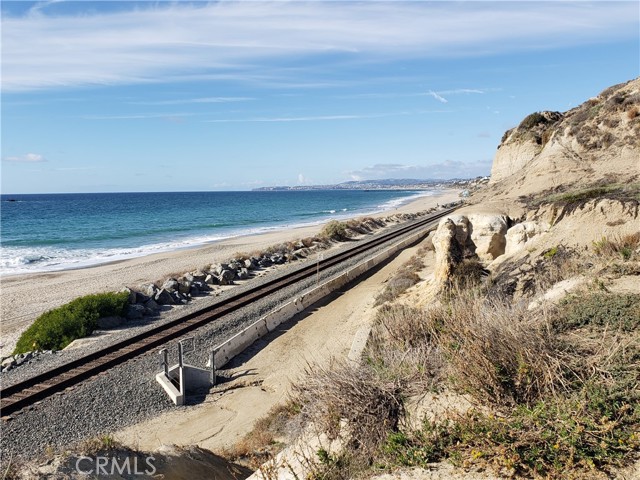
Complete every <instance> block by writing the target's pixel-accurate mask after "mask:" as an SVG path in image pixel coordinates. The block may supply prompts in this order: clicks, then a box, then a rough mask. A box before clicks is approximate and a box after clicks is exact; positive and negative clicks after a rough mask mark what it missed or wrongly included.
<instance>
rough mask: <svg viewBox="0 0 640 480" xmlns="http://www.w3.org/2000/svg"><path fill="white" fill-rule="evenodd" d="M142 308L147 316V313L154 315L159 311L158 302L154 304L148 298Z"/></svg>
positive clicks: (153, 301) (152, 300) (151, 299)
mask: <svg viewBox="0 0 640 480" xmlns="http://www.w3.org/2000/svg"><path fill="white" fill-rule="evenodd" d="M144 308H145V311H146V312H147V315H148V314H149V313H148V312H152V313H156V312H157V311H158V310H160V305H158V302H156V301H155V300H154V299H153V298H150V299H149V300H148V301H147V302H146V303H145V304H144Z"/></svg>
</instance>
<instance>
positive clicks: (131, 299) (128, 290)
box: [120, 287, 138, 305]
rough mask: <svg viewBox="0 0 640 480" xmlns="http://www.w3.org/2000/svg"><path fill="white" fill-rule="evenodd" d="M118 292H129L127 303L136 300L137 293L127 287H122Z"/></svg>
mask: <svg viewBox="0 0 640 480" xmlns="http://www.w3.org/2000/svg"><path fill="white" fill-rule="evenodd" d="M120 292H126V293H128V294H129V303H130V304H131V305H133V304H134V303H136V302H137V301H138V300H137V293H136V292H134V291H133V290H131V289H130V288H129V287H124V288H123V289H122V290H120Z"/></svg>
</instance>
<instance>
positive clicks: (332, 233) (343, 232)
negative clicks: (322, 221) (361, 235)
mask: <svg viewBox="0 0 640 480" xmlns="http://www.w3.org/2000/svg"><path fill="white" fill-rule="evenodd" d="M320 237H323V238H326V239H329V240H335V241H341V240H345V239H346V238H347V237H348V235H347V224H346V223H344V222H339V221H338V220H331V221H330V222H329V223H327V224H326V225H325V226H324V227H322V231H321V232H320Z"/></svg>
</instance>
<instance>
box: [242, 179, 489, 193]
mask: <svg viewBox="0 0 640 480" xmlns="http://www.w3.org/2000/svg"><path fill="white" fill-rule="evenodd" d="M487 180H488V177H477V178H472V179H457V178H456V179H450V180H435V179H426V180H419V179H409V178H402V179H396V178H386V179H382V180H351V181H349V182H343V183H338V184H335V185H295V186H292V187H290V186H277V187H261V188H254V191H263V192H264V191H288V190H425V189H432V188H444V187H455V188H466V187H468V186H473V185H476V184H478V183H482V182H485V181H487Z"/></svg>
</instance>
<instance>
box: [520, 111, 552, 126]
mask: <svg viewBox="0 0 640 480" xmlns="http://www.w3.org/2000/svg"><path fill="white" fill-rule="evenodd" d="M540 123H549V121H548V120H547V119H546V118H545V117H544V115H542V114H541V113H540V112H534V113H532V114H530V115H527V116H526V117H525V118H524V120H522V122H520V126H519V127H518V128H519V129H522V130H529V129H530V128H533V127H535V126H536V125H538V124H540Z"/></svg>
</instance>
